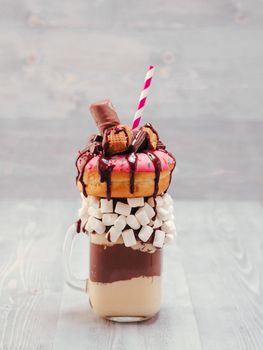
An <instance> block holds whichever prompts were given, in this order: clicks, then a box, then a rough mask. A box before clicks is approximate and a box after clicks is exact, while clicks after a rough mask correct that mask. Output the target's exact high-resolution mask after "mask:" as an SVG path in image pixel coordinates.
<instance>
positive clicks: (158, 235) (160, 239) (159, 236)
mask: <svg viewBox="0 0 263 350" xmlns="http://www.w3.org/2000/svg"><path fill="white" fill-rule="evenodd" d="M164 238H165V232H164V231H161V230H156V231H155V234H154V240H153V245H154V246H155V247H157V248H162V246H163V243H164Z"/></svg>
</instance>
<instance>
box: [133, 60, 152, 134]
mask: <svg viewBox="0 0 263 350" xmlns="http://www.w3.org/2000/svg"><path fill="white" fill-rule="evenodd" d="M154 69H155V68H154V66H149V68H148V71H147V74H146V77H145V80H144V85H143V90H142V92H141V95H140V99H139V103H138V107H137V111H136V113H135V116H134V119H133V123H132V129H135V128H137V127H138V126H139V124H140V120H141V117H142V113H143V109H144V106H145V103H146V99H147V96H148V94H149V90H150V86H151V82H152V77H153V73H154Z"/></svg>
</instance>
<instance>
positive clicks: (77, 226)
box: [76, 219, 81, 233]
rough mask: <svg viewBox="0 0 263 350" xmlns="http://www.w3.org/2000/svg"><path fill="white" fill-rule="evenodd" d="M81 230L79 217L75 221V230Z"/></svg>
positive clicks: (78, 231)
mask: <svg viewBox="0 0 263 350" xmlns="http://www.w3.org/2000/svg"><path fill="white" fill-rule="evenodd" d="M80 231H81V220H80V219H79V220H78V221H77V222H76V232H77V233H80Z"/></svg>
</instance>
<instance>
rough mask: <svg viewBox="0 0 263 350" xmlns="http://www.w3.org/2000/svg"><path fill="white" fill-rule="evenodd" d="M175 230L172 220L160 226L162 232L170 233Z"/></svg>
mask: <svg viewBox="0 0 263 350" xmlns="http://www.w3.org/2000/svg"><path fill="white" fill-rule="evenodd" d="M174 230H175V224H174V222H173V221H172V220H167V221H165V222H164V223H163V224H162V231H164V232H166V233H172V232H173V231H174Z"/></svg>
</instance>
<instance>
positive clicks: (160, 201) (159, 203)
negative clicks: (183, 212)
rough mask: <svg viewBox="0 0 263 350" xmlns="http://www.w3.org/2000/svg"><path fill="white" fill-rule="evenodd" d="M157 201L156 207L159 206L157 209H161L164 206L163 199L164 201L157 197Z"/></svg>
mask: <svg viewBox="0 0 263 350" xmlns="http://www.w3.org/2000/svg"><path fill="white" fill-rule="evenodd" d="M155 200H156V206H157V207H161V206H162V205H163V199H162V197H161V196H157V197H156V198H155Z"/></svg>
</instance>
